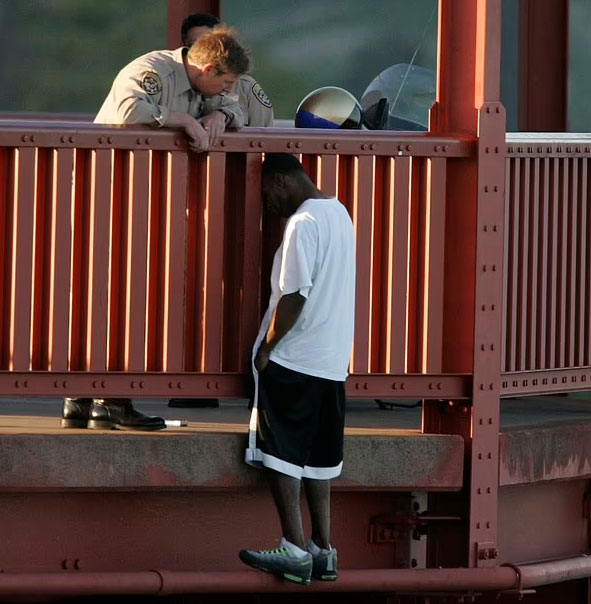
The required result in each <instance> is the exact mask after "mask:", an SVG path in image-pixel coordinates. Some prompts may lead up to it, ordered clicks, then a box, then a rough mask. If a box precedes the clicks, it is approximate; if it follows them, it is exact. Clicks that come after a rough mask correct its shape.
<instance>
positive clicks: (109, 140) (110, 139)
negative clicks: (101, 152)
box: [107, 136, 181, 145]
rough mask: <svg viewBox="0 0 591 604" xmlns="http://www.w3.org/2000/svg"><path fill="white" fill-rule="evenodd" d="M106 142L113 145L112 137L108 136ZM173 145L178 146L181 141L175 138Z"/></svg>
mask: <svg viewBox="0 0 591 604" xmlns="http://www.w3.org/2000/svg"><path fill="white" fill-rule="evenodd" d="M107 142H108V143H109V145H111V144H113V137H112V136H109V138H107ZM175 144H176V145H180V144H181V141H180V140H179V139H178V138H177V139H176V141H175Z"/></svg>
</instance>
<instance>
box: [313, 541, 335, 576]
mask: <svg viewBox="0 0 591 604" xmlns="http://www.w3.org/2000/svg"><path fill="white" fill-rule="evenodd" d="M308 552H310V554H312V576H313V577H314V578H315V579H320V580H321V581H336V580H337V579H338V577H339V573H338V571H337V550H336V549H335V548H334V547H331V548H329V549H321V548H319V547H318V546H317V545H316V543H314V541H312V539H310V541H308Z"/></svg>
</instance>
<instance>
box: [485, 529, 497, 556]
mask: <svg viewBox="0 0 591 604" xmlns="http://www.w3.org/2000/svg"><path fill="white" fill-rule="evenodd" d="M486 528H490V522H487V523H486ZM496 551H497V550H496V549H494V548H493V549H492V550H491V552H490V555H491V558H496V557H497V555H496V553H495V552H496Z"/></svg>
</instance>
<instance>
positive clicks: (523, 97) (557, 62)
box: [518, 0, 569, 132]
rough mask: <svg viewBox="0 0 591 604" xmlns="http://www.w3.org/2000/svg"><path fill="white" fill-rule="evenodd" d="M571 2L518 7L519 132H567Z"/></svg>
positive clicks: (525, 2)
mask: <svg viewBox="0 0 591 604" xmlns="http://www.w3.org/2000/svg"><path fill="white" fill-rule="evenodd" d="M568 30H569V0H521V1H520V5H519V97H518V98H519V100H518V102H519V116H518V119H519V130H521V131H532V132H564V131H566V130H567V129H568V53H569V50H568V44H569V35H568Z"/></svg>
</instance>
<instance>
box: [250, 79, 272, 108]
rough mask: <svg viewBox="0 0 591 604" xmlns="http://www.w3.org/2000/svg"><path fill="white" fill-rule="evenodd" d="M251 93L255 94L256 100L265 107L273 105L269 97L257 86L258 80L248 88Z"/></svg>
mask: <svg viewBox="0 0 591 604" xmlns="http://www.w3.org/2000/svg"><path fill="white" fill-rule="evenodd" d="M250 91H251V92H252V94H253V95H254V96H255V98H256V100H257V101H258V102H259V103H260V104H261V105H264V106H265V107H268V108H269V109H271V107H273V103H271V99H270V98H269V97H268V96H267V95H266V94H265V93H264V91H263V89H262V88H261V87H260V86H259V84H258V82H255V83H254V84H253V85H252V88H251V89H250Z"/></svg>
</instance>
